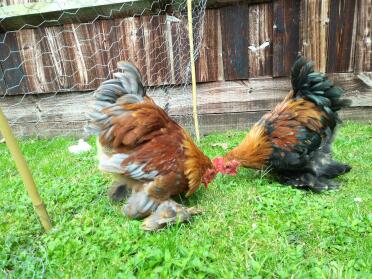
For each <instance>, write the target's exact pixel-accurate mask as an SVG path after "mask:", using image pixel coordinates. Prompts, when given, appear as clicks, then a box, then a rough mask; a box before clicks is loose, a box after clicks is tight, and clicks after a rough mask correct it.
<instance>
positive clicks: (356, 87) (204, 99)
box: [0, 74, 372, 136]
mask: <svg viewBox="0 0 372 279" xmlns="http://www.w3.org/2000/svg"><path fill="white" fill-rule="evenodd" d="M332 78H333V79H335V82H336V84H340V85H342V86H344V88H345V89H346V90H347V93H346V97H347V98H350V99H351V100H352V101H353V106H352V107H351V108H349V109H344V110H342V111H341V116H342V117H343V119H352V120H358V121H361V120H363V121H372V89H371V88H368V87H366V86H365V85H364V84H363V83H360V82H358V81H357V80H354V77H353V76H352V75H351V74H342V75H332ZM346 81H347V82H346ZM289 89H290V81H289V79H288V78H282V79H267V78H266V79H256V80H252V81H244V82H237V81H231V82H212V83H203V84H199V85H198V92H199V94H198V110H199V120H200V124H201V130H202V132H203V133H209V132H213V131H223V130H226V129H235V128H239V129H244V128H245V127H248V126H250V125H251V124H252V123H253V122H255V121H256V120H257V119H258V117H260V116H261V115H262V114H263V113H264V112H266V111H268V110H270V109H272V108H273V107H274V106H275V105H276V104H278V103H279V102H280V101H281V100H282V99H283V98H284V96H285V95H286V94H287V93H288V91H289ZM187 90H190V88H187ZM150 93H151V94H150V95H151V96H152V97H153V98H154V100H155V101H156V103H158V104H159V105H160V106H162V107H163V106H164V105H165V104H166V103H169V114H170V115H171V116H172V117H173V118H175V119H176V120H177V121H180V123H181V124H184V125H187V124H190V123H192V121H191V114H190V111H191V109H190V108H191V102H189V100H190V99H189V95H187V94H185V93H184V92H183V90H182V89H181V88H172V89H170V91H169V95H170V96H172V97H171V98H169V99H168V98H167V96H166V94H164V91H163V90H162V89H157V90H155V91H151V92H150ZM92 101H93V97H92V94H91V93H62V94H56V95H44V94H43V95H28V96H26V97H24V98H23V97H22V96H9V97H6V98H3V99H2V100H1V102H0V108H1V109H2V110H4V112H5V115H6V116H7V117H8V119H9V120H10V122H11V123H12V124H13V127H14V129H15V131H16V133H17V134H18V135H23V136H29V135H32V134H37V135H39V136H55V135H67V134H74V135H79V136H82V135H83V126H84V125H85V124H86V116H85V113H86V112H88V110H89V106H88V105H89V103H91V102H92ZM243 124H247V125H248V126H241V125H243ZM190 131H192V127H191V126H190Z"/></svg>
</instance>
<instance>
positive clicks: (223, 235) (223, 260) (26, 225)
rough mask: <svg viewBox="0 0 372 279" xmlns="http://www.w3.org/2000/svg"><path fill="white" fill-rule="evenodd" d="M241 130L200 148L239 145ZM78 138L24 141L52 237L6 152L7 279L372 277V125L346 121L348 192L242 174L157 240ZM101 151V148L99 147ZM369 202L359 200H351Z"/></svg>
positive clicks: (338, 148) (340, 146) (0, 176)
mask: <svg viewBox="0 0 372 279" xmlns="http://www.w3.org/2000/svg"><path fill="white" fill-rule="evenodd" d="M243 137H244V132H229V133H225V134H218V135H210V136H208V137H205V138H204V139H203V141H202V143H201V147H202V149H203V150H204V151H205V152H206V153H207V154H208V155H209V156H212V157H214V156H216V155H219V154H222V153H223V150H222V148H220V147H212V144H213V143H221V142H226V143H228V144H229V147H232V146H233V145H235V144H237V143H238V142H239V141H240V140H241V139H242V138H243ZM73 142H76V141H75V140H73V139H66V138H55V139H53V140H26V141H23V142H22V143H21V147H22V150H23V152H24V154H25V156H26V159H27V161H28V162H29V164H30V167H31V169H32V171H33V174H34V177H35V180H36V183H37V185H38V187H39V190H40V193H41V195H42V197H43V199H44V201H45V203H46V204H47V208H48V210H49V212H50V215H51V218H52V219H53V224H54V229H53V230H52V231H51V232H50V233H48V234H44V233H43V232H42V229H41V228H40V225H39V222H38V219H37V217H36V216H35V213H34V210H33V208H32V205H31V202H30V200H29V198H28V196H27V194H26V193H25V190H24V187H23V184H22V182H21V180H20V178H19V175H18V173H17V171H16V169H15V166H14V163H13V161H12V160H11V158H10V155H9V153H8V151H7V149H6V146H5V145H4V144H2V145H0V158H1V161H0V169H1V173H0V183H1V186H0V191H1V195H0V278H1V277H10V278H31V277H35V278H39V277H43V276H44V277H47V278H60V277H63V278H89V277H94V278H114V277H117V278H134V277H139V278H147V277H150V278H151V277H154V278H169V277H173V278H174V277H184V278H204V277H207V278H241V277H246V278H247V277H255V278H270V277H272V278H288V277H290V276H293V277H294V278H368V277H369V278H371V277H370V276H372V275H371V274H372V273H371V265H372V261H371V251H372V239H371V221H372V215H371V185H372V127H371V126H369V125H362V124H355V123H348V124H345V125H344V126H343V127H342V129H340V131H339V133H338V137H337V140H336V142H335V148H334V152H335V157H336V158H337V159H339V160H341V161H343V162H347V163H350V164H351V165H352V166H353V170H352V171H351V172H350V173H349V174H347V175H344V176H342V177H341V178H340V179H339V181H340V182H341V184H342V188H341V190H340V191H334V192H327V193H324V194H312V193H309V192H304V191H300V190H296V189H292V188H290V187H285V186H281V185H280V184H279V183H276V182H273V181H272V179H271V178H270V177H269V176H267V175H266V176H265V175H263V174H262V173H260V172H255V171H252V170H242V171H241V172H240V173H239V175H238V176H237V177H222V176H220V175H219V176H218V177H217V179H216V180H215V182H214V183H212V184H210V186H209V188H208V189H205V188H201V189H200V190H199V191H198V192H197V193H196V194H195V195H194V196H193V197H192V198H190V199H189V200H187V201H184V202H185V203H186V204H187V205H189V206H197V207H199V208H202V209H203V210H204V214H202V215H200V216H196V217H195V218H194V219H193V220H192V222H191V223H189V224H179V225H175V226H172V227H169V228H167V229H165V230H163V231H161V232H158V233H146V232H143V231H141V230H140V224H141V222H139V221H132V220H129V219H127V218H126V217H125V216H123V215H122V214H121V212H120V208H121V204H113V203H111V202H110V201H109V200H108V198H107V196H106V190H107V185H108V184H109V182H110V181H109V178H107V177H104V176H103V175H102V174H100V173H99V172H98V171H97V169H96V159H95V154H94V151H92V152H90V153H86V154H84V155H77V156H76V155H71V154H69V152H68V150H67V147H68V146H69V145H71V144H72V143H73ZM91 143H92V144H94V140H93V139H92V140H91ZM355 198H361V199H362V201H361V202H356V201H354V199H355Z"/></svg>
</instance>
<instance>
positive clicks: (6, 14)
mask: <svg viewBox="0 0 372 279" xmlns="http://www.w3.org/2000/svg"><path fill="white" fill-rule="evenodd" d="M162 4H163V3H162V1H157V2H155V3H152V1H151V0H98V1H95V2H94V3H92V1H90V0H78V1H65V2H64V5H63V7H62V8H63V10H62V8H61V4H60V3H59V2H58V1H53V2H39V1H37V2H36V3H24V2H23V3H20V4H15V5H9V6H5V7H2V9H1V10H0V19H1V24H0V32H4V31H9V30H18V29H24V28H36V27H40V26H43V27H45V26H53V25H61V24H65V23H78V22H92V21H95V20H96V19H97V18H116V17H126V16H133V15H144V14H158V13H159V10H160V9H161V8H163V7H162Z"/></svg>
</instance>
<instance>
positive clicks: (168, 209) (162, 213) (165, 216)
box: [142, 199, 201, 231]
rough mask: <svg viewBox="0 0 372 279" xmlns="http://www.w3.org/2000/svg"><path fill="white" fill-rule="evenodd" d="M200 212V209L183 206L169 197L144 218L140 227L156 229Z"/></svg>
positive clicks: (186, 219) (184, 219)
mask: <svg viewBox="0 0 372 279" xmlns="http://www.w3.org/2000/svg"><path fill="white" fill-rule="evenodd" d="M200 213H201V211H200V210H197V209H195V208H193V207H191V208H186V207H183V206H182V205H180V204H178V203H176V202H175V201H173V200H170V199H169V200H167V201H164V202H162V203H161V204H160V205H159V206H158V208H157V209H156V211H155V212H153V213H152V214H151V215H150V216H149V217H147V218H146V219H145V220H144V222H143V224H142V229H144V230H146V231H156V230H159V229H161V228H164V227H165V226H166V225H170V224H175V223H177V222H180V223H182V222H186V221H188V220H190V219H191V217H192V216H193V215H196V214H200Z"/></svg>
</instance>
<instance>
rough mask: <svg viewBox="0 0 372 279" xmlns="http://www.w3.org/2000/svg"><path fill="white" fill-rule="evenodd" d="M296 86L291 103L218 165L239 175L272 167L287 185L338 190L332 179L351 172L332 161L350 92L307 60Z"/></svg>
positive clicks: (299, 64) (296, 68) (296, 72)
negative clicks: (341, 114)
mask: <svg viewBox="0 0 372 279" xmlns="http://www.w3.org/2000/svg"><path fill="white" fill-rule="evenodd" d="M291 82H292V90H291V91H290V92H289V94H288V95H287V96H286V97H285V99H284V100H283V101H282V102H281V103H280V104H278V105H277V106H276V107H275V108H274V110H273V111H271V112H269V113H267V114H266V115H264V116H263V117H262V118H261V120H259V121H258V122H257V123H256V124H255V125H254V126H253V127H252V129H251V130H250V132H249V133H248V134H247V136H246V137H245V139H244V140H243V141H242V142H241V143H240V144H239V145H238V146H237V147H235V148H233V149H232V150H231V151H230V152H228V153H227V154H226V155H225V156H224V157H218V158H216V159H215V160H214V161H213V163H214V164H215V166H216V168H217V169H218V170H219V171H220V172H222V173H223V174H236V172H237V168H238V167H239V166H243V167H246V168H253V169H263V168H269V169H270V170H271V172H272V173H273V174H274V176H276V177H277V178H278V179H279V181H280V182H281V183H283V184H287V185H292V186H294V187H298V188H304V189H310V190H312V191H314V192H320V191H322V190H327V189H335V188H337V187H338V183H336V182H335V181H332V180H331V179H332V178H335V177H337V176H339V175H341V174H344V173H346V172H348V171H350V169H351V167H350V166H348V165H346V164H342V163H339V162H337V161H335V160H333V159H332V151H331V144H332V141H333V139H334V136H335V130H336V127H337V124H338V123H340V119H339V117H338V115H337V111H338V110H340V109H341V108H343V107H347V106H349V105H350V103H351V102H350V100H345V99H344V100H342V99H341V96H342V94H343V92H344V91H343V90H342V89H341V88H339V87H336V86H333V84H332V82H331V81H330V80H329V79H328V78H327V77H326V76H325V75H324V74H321V73H318V72H314V69H313V64H312V62H307V61H306V60H305V59H304V58H302V57H301V58H298V60H297V61H296V62H295V64H294V65H293V68H292V74H291Z"/></svg>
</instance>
